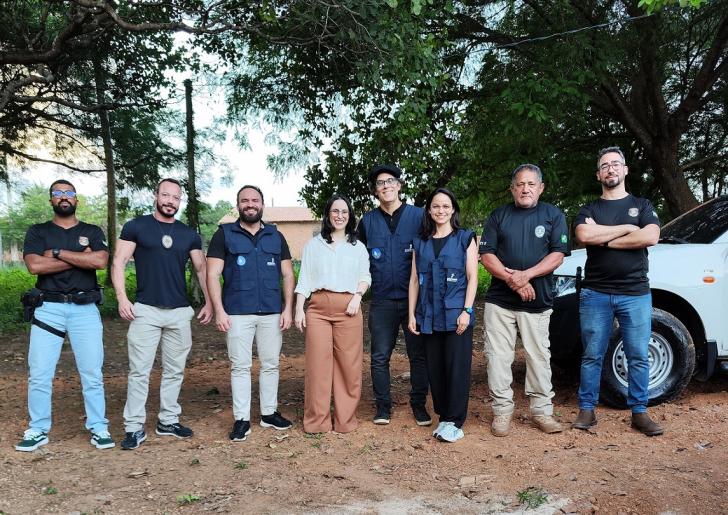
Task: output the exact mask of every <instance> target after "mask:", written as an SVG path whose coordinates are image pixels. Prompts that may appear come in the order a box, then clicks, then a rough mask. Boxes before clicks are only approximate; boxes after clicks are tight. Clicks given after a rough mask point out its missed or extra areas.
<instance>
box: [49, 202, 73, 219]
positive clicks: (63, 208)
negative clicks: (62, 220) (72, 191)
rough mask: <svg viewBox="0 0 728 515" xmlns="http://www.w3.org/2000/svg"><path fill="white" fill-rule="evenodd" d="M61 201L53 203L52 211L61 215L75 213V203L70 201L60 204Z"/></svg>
mask: <svg viewBox="0 0 728 515" xmlns="http://www.w3.org/2000/svg"><path fill="white" fill-rule="evenodd" d="M61 204H62V203H60V202H59V203H58V204H53V212H54V213H55V214H57V215H58V216H61V217H67V216H73V215H74V214H75V213H76V205H75V204H71V203H70V202H68V203H66V204H64V205H61Z"/></svg>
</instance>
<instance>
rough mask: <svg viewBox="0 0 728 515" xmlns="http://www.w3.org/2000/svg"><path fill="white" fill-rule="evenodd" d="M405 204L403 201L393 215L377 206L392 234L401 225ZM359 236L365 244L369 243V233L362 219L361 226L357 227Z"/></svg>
mask: <svg viewBox="0 0 728 515" xmlns="http://www.w3.org/2000/svg"><path fill="white" fill-rule="evenodd" d="M404 206H405V204H404V202H403V203H402V205H401V206H399V207H398V208H397V209H395V210H394V213H392V214H391V215H390V214H389V213H387V212H386V211H385V210H384V209H382V208H381V207H378V208H377V209H379V211H380V212H381V214H382V218H384V222H385V223H386V224H387V227H389V232H390V233H392V234H394V231H396V230H397V225H399V219H400V218H402V213H403V212H404ZM357 238H358V239H359V241H360V242H362V243H363V244H364V245H366V244H367V233H366V230H365V227H364V224H363V223H361V220H360V221H359V226H358V227H357Z"/></svg>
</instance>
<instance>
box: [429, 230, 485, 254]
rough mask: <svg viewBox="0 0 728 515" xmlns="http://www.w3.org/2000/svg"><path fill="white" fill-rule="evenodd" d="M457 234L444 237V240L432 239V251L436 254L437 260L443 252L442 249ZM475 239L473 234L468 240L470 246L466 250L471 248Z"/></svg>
mask: <svg viewBox="0 0 728 515" xmlns="http://www.w3.org/2000/svg"><path fill="white" fill-rule="evenodd" d="M453 234H455V233H452V232H451V233H450V234H448V235H447V236H443V237H442V238H435V237H433V238H432V251H433V252H434V253H435V259H437V258H439V257H440V252H441V251H442V248H443V247H444V246H445V244H446V243H447V240H449V239H450V236H452V235H453ZM474 239H475V233H474V232H471V233H470V237H469V238H468V244H467V245H465V248H468V247H469V246H470V242H471V241H473V240H474Z"/></svg>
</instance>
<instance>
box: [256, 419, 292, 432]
mask: <svg viewBox="0 0 728 515" xmlns="http://www.w3.org/2000/svg"><path fill="white" fill-rule="evenodd" d="M260 427H272V428H273V429H275V430H276V431H286V430H288V429H291V428H292V427H293V424H289V425H287V426H286V427H279V426H276V425H274V424H269V423H268V422H263V421H262V420H261V421H260Z"/></svg>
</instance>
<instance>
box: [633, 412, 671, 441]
mask: <svg viewBox="0 0 728 515" xmlns="http://www.w3.org/2000/svg"><path fill="white" fill-rule="evenodd" d="M632 427H633V428H635V429H636V430H637V431H639V432H640V433H642V434H644V435H647V436H657V435H661V434H662V433H664V432H665V430H664V429H663V428H662V426H661V425H660V424H658V423H657V422H655V421H653V420H652V419H651V418H650V416H649V415H648V414H647V413H632Z"/></svg>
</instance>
